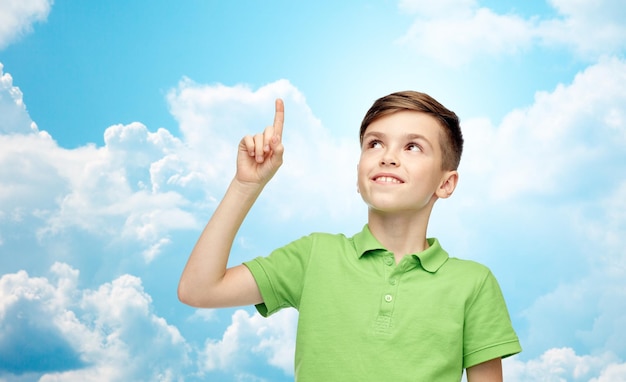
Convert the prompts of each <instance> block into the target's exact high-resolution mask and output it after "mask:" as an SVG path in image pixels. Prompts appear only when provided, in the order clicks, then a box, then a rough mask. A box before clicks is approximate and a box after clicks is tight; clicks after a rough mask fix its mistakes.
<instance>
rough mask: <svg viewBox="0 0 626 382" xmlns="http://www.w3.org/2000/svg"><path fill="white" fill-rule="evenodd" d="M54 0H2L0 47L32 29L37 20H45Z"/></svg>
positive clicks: (0, 6) (0, 4) (0, 0)
mask: <svg viewBox="0 0 626 382" xmlns="http://www.w3.org/2000/svg"><path fill="white" fill-rule="evenodd" d="M52 3H53V0H0V9H2V12H0V49H4V48H5V47H6V46H7V45H9V44H10V43H12V42H13V41H15V40H16V39H18V38H19V37H21V36H23V35H24V34H26V33H28V32H30V31H31V30H32V26H33V24H34V23H36V22H41V21H45V20H46V19H47V17H48V13H50V8H51V7H52Z"/></svg>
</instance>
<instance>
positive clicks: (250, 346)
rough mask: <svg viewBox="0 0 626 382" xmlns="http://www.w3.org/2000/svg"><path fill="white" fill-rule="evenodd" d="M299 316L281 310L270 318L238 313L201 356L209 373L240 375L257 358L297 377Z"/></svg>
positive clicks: (243, 311) (203, 367)
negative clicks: (296, 342)
mask: <svg viewBox="0 0 626 382" xmlns="http://www.w3.org/2000/svg"><path fill="white" fill-rule="evenodd" d="M297 317H298V316H297V313H296V311H295V310H294V309H287V310H284V311H281V312H279V313H277V314H275V315H273V316H271V317H269V318H263V317H261V316H260V315H259V314H258V313H254V314H253V315H250V314H248V312H246V311H245V310H237V311H235V313H234V314H233V316H232V323H231V324H230V325H229V326H228V328H227V329H226V331H225V332H224V335H223V337H222V338H221V339H220V340H217V341H216V340H212V339H209V340H207V342H206V344H205V347H204V351H203V355H202V357H201V363H202V366H201V368H202V369H203V370H205V371H212V370H225V371H233V370H237V371H239V372H242V371H245V370H247V369H248V365H250V363H251V360H252V359H253V357H254V356H255V355H256V356H261V357H262V358H263V360H264V361H265V362H266V363H267V364H269V365H272V366H274V367H276V368H279V369H281V370H282V371H283V372H284V373H285V374H287V375H293V361H294V351H295V333H296V321H297Z"/></svg>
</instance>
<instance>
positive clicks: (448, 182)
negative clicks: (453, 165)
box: [435, 171, 459, 199]
mask: <svg viewBox="0 0 626 382" xmlns="http://www.w3.org/2000/svg"><path fill="white" fill-rule="evenodd" d="M458 182H459V173H458V171H446V172H445V173H444V174H443V176H442V178H441V183H440V184H439V188H437V192H435V194H436V195H437V197H438V198H441V199H446V198H449V197H450V195H452V193H453V192H454V190H455V189H456V185H457V183H458Z"/></svg>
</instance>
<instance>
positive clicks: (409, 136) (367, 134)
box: [363, 131, 432, 147]
mask: <svg viewBox="0 0 626 382" xmlns="http://www.w3.org/2000/svg"><path fill="white" fill-rule="evenodd" d="M369 137H375V138H381V139H384V138H386V137H387V135H386V134H385V133H383V132H380V131H366V132H365V134H363V142H365V140H366V139H367V138H369ZM404 137H405V138H406V139H408V140H411V141H413V140H421V141H424V142H426V143H427V144H428V145H429V146H431V147H432V143H431V142H430V141H429V140H428V138H426V137H425V136H423V135H422V134H413V133H411V134H406V135H405V136H404Z"/></svg>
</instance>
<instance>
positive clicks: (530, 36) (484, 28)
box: [399, 0, 626, 66]
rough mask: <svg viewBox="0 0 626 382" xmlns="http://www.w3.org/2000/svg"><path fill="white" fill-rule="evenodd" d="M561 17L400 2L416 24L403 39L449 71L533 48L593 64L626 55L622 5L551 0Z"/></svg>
mask: <svg viewBox="0 0 626 382" xmlns="http://www.w3.org/2000/svg"><path fill="white" fill-rule="evenodd" d="M550 3H551V5H552V6H553V7H554V9H555V11H556V13H557V16H555V17H553V18H544V19H540V18H539V17H538V16H534V17H530V18H524V17H522V16H519V15H516V14H515V13H507V14H497V13H495V12H493V11H492V10H490V9H489V8H485V7H480V6H478V4H477V2H476V1H473V0H447V1H444V2H436V3H435V2H428V1H424V0H401V1H400V3H399V7H400V9H401V10H402V11H404V12H406V13H409V14H415V15H416V19H415V21H414V22H413V24H412V25H411V27H410V28H409V30H408V31H407V32H406V34H405V35H404V36H403V37H402V38H401V39H400V40H399V41H400V43H402V44H406V45H408V46H411V47H413V48H415V49H416V50H417V51H419V52H420V53H421V54H423V55H425V56H428V57H432V58H434V59H435V60H437V61H439V62H442V63H444V64H446V65H449V66H460V65H462V64H465V63H467V62H469V61H471V60H473V59H475V58H476V57H480V56H484V55H488V56H491V57H494V56H500V55H514V54H517V53H519V52H522V51H526V50H528V49H529V48H531V47H533V46H539V45H545V46H559V47H566V48H568V49H571V50H572V51H574V52H575V53H576V54H577V55H578V56H580V57H583V58H585V59H589V60H595V59H597V58H598V57H601V56H603V55H607V54H618V53H621V52H623V51H624V46H625V44H626V26H625V25H624V23H623V20H624V19H626V13H625V12H626V11H625V10H624V9H625V8H624V6H623V2H622V1H621V0H603V1H595V0H578V1H568V0H553V1H551V2H550Z"/></svg>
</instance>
